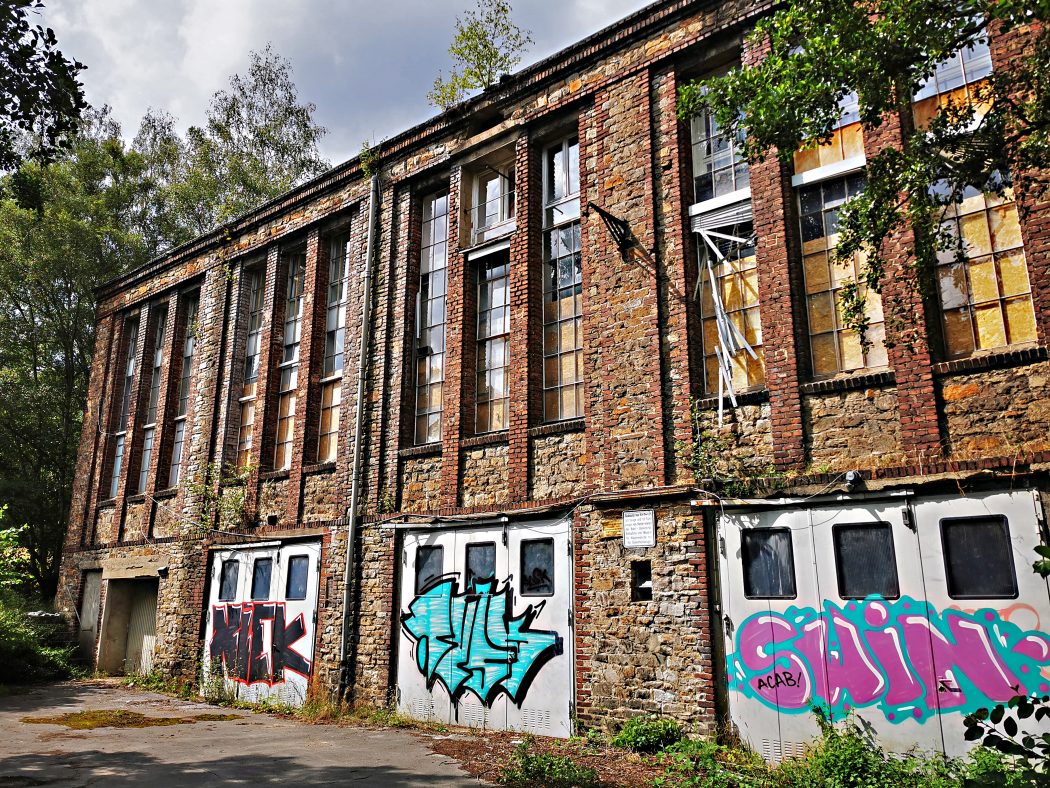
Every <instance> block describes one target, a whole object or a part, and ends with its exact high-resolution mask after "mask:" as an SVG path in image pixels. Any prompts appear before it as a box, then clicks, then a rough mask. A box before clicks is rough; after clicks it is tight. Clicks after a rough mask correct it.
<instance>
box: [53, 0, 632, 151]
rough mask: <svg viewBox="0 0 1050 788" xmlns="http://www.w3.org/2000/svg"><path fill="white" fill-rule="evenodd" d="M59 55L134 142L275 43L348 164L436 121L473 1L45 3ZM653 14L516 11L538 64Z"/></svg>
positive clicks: (584, 4)
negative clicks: (81, 68)
mask: <svg viewBox="0 0 1050 788" xmlns="http://www.w3.org/2000/svg"><path fill="white" fill-rule="evenodd" d="M46 2H47V8H46V9H45V11H44V18H45V21H46V22H47V24H49V25H50V26H51V27H53V28H54V29H55V32H56V34H57V36H58V40H59V46H60V47H61V48H62V50H63V52H65V53H66V54H67V55H68V56H70V57H75V58H77V59H79V60H81V61H82V62H84V63H86V64H87V65H88V67H89V68H88V70H87V71H86V72H84V74H83V77H82V78H83V80H84V83H85V85H86V89H87V93H88V99H89V100H90V101H91V102H92V103H93V104H96V105H100V104H109V105H110V106H111V107H112V108H113V111H114V115H115V116H116V118H117V119H118V120H119V121H120V122H121V124H122V126H123V128H124V133H125V135H126V136H128V137H131V136H132V135H133V134H134V133H135V130H136V128H137V127H138V122H139V119H140V118H141V117H142V115H143V113H144V112H145V111H146V109H147V108H149V107H155V108H157V109H163V110H167V111H168V112H170V113H172V114H173V115H175V116H176V117H177V118H178V119H179V125H180V127H182V128H183V129H185V128H186V127H187V126H189V125H190V124H194V123H200V122H201V121H202V120H203V117H204V112H205V109H206V108H207V105H208V100H209V98H210V97H211V94H212V93H214V92H215V91H216V90H218V89H220V88H222V87H224V86H225V85H226V84H227V81H228V79H229V77H230V75H231V74H233V73H237V72H243V70H244V69H245V68H246V67H247V64H248V53H249V51H250V50H252V49H261V48H262V47H264V46H266V44H267V42H273V45H274V48H275V49H276V50H277V52H279V53H280V54H281V55H283V56H284V57H287V58H288V59H289V60H290V61H291V62H292V66H293V69H294V71H295V80H296V84H297V85H298V87H299V94H300V96H301V98H302V99H303V100H307V101H313V102H314V103H315V104H316V105H317V118H318V120H319V122H321V123H323V124H324V125H326V126H327V127H328V128H329V130H330V134H329V136H328V137H326V138H325V140H324V142H323V148H324V152H325V153H326V155H327V156H328V157H329V158H331V159H332V160H333V161H341V160H343V159H345V158H348V157H350V156H353V155H354V154H356V152H357V150H358V148H359V147H360V144H361V141H362V140H364V139H381V138H384V137H389V136H392V135H394V134H397V133H398V132H400V131H402V130H403V129H404V128H406V127H408V126H409V125H411V124H413V123H417V122H419V121H422V120H424V119H425V118H427V117H429V116H430V115H432V114H433V112H434V110H433V109H432V108H431V107H429V106H427V104H426V98H425V97H426V92H427V90H428V89H429V87H430V85H431V83H432V82H433V79H434V76H435V75H436V74H437V71H438V69H440V68H447V65H448V56H447V52H446V50H447V47H448V43H449V40H450V39H451V36H452V29H453V23H454V20H455V17H456V15H457V14H461V13H462V12H463V11H464V10H465V9H466V8H468V7H469V6H470V3H471V0H429V1H428V0H386V1H385V2H375V0H350V2H339V1H338V0H218V1H217V0H164V1H163V2H156V0H154V1H152V2H149V1H147V0H46ZM644 5H646V3H645V2H643V0H564V2H561V3H551V2H550V0H517V2H515V3H514V12H515V13H514V16H515V19H516V21H517V22H518V23H519V24H520V25H521V26H523V27H526V28H529V29H531V30H532V31H533V37H534V38H535V39H536V43H535V45H534V46H533V48H532V50H531V51H530V52H529V53H528V54H527V56H526V58H525V63H526V64H527V63H531V62H535V61H536V60H538V59H540V58H543V57H546V56H548V55H550V54H552V53H553V52H555V51H556V50H557V49H560V48H562V47H565V46H568V45H570V44H572V43H573V42H574V41H577V40H579V39H581V38H584V37H585V36H587V35H589V34H591V33H593V32H595V31H597V30H599V29H601V28H603V27H605V26H606V25H608V24H610V23H612V22H614V21H616V20H617V19H619V18H621V17H623V16H625V15H627V14H629V13H631V12H633V11H635V10H637V9H638V8H641V7H643V6H644Z"/></svg>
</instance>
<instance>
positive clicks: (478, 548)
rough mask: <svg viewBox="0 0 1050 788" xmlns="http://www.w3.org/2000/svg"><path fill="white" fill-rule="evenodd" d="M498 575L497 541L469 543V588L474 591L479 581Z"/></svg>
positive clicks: (491, 578) (492, 578)
mask: <svg viewBox="0 0 1050 788" xmlns="http://www.w3.org/2000/svg"><path fill="white" fill-rule="evenodd" d="M495 577H496V543H495V542H484V543H481V544H468V545H467V578H466V579H467V590H468V591H473V590H474V587H475V585H476V584H477V582H478V581H482V582H485V581H489V580H494V579H495Z"/></svg>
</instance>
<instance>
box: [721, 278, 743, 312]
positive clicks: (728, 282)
mask: <svg viewBox="0 0 1050 788" xmlns="http://www.w3.org/2000/svg"><path fill="white" fill-rule="evenodd" d="M740 285H741V282H740V277H739V276H728V277H726V278H725V279H723V280H722V306H724V307H725V308H726V311H727V312H732V311H734V310H737V309H743V308H744V295H743V293H742V292H741V289H740Z"/></svg>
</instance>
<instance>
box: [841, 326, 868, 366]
mask: <svg viewBox="0 0 1050 788" xmlns="http://www.w3.org/2000/svg"><path fill="white" fill-rule="evenodd" d="M839 348H840V349H841V351H842V368H843V369H861V368H862V367H863V366H864V350H863V349H862V348H861V346H860V337H858V336H857V332H856V331H841V332H839Z"/></svg>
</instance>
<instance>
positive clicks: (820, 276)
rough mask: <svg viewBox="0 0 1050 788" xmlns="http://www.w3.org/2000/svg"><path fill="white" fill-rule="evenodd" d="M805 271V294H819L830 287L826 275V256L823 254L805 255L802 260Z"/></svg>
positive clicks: (828, 278) (829, 281)
mask: <svg viewBox="0 0 1050 788" xmlns="http://www.w3.org/2000/svg"><path fill="white" fill-rule="evenodd" d="M803 265H804V266H805V269H806V292H807V293H820V292H822V291H824V290H827V289H828V288H829V287H830V286H831V279H830V277H829V275H828V256H827V254H825V253H824V252H818V253H817V254H811V255H807V256H806V257H804V258H803Z"/></svg>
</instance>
